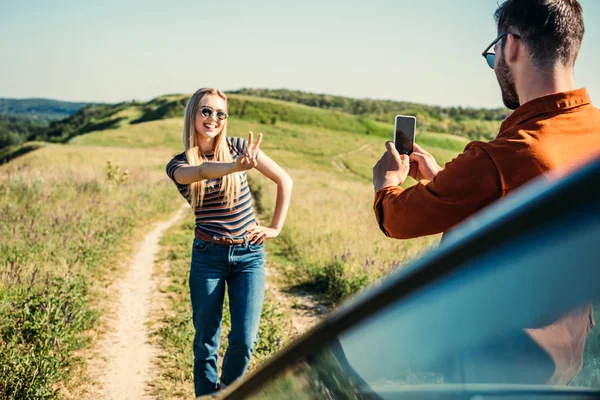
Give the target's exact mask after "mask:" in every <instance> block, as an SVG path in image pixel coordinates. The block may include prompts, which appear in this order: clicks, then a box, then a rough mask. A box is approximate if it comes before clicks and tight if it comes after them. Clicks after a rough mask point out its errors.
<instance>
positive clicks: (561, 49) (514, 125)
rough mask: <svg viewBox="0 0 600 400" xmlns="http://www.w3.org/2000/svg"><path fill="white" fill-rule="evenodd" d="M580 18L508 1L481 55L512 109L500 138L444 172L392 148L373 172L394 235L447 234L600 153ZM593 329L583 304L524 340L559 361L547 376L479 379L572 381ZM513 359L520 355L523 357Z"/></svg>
mask: <svg viewBox="0 0 600 400" xmlns="http://www.w3.org/2000/svg"><path fill="white" fill-rule="evenodd" d="M582 14H583V11H582V8H581V5H580V4H579V3H578V2H577V1H576V0H507V1H506V2H505V3H503V4H502V5H500V6H499V7H498V9H497V10H496V13H495V18H496V22H497V27H498V37H497V38H496V40H494V41H493V42H492V44H491V45H490V46H489V47H488V49H486V51H484V57H485V58H486V61H487V62H488V64H489V65H490V67H492V68H493V69H494V72H495V73H496V77H497V79H498V83H499V84H500V88H501V91H502V99H503V102H504V104H505V105H506V106H507V107H508V108H510V109H512V110H515V111H514V112H513V113H512V114H511V115H510V116H509V117H508V118H507V119H506V120H505V121H504V122H503V123H502V125H501V127H500V132H499V134H498V136H497V137H496V139H495V140H493V141H491V142H489V143H483V142H472V143H470V144H469V145H467V147H466V148H465V150H464V152H463V153H462V154H460V155H458V156H457V157H456V158H455V159H454V160H452V161H451V162H449V163H447V164H446V166H445V167H444V168H442V167H440V166H439V165H438V164H437V163H436V161H435V159H434V158H433V157H432V156H431V154H429V153H428V152H427V151H425V150H424V149H422V148H421V147H420V146H417V145H415V150H414V153H413V154H411V155H410V157H409V156H406V155H399V154H398V152H397V151H396V149H395V148H394V144H393V143H392V142H388V143H386V148H387V151H386V153H384V155H383V157H382V158H381V159H380V160H379V161H378V163H377V164H376V165H375V167H374V168H373V184H374V187H375V192H376V195H375V204H374V211H375V215H376V218H377V221H378V223H379V226H380V228H381V230H382V231H383V232H384V233H385V234H386V235H387V236H389V237H393V238H397V239H408V238H414V237H418V236H424V235H431V234H436V233H440V232H446V231H448V230H449V229H451V228H453V227H454V226H456V225H457V224H458V223H460V222H461V221H463V220H464V219H465V218H467V217H469V216H470V215H472V214H474V213H476V212H477V211H479V210H481V209H482V208H484V207H485V206H487V205H489V204H490V203H492V202H494V201H496V200H498V199H500V198H502V197H504V196H506V195H508V194H509V193H511V192H512V191H513V190H515V189H517V188H518V187H520V186H521V185H523V184H525V183H527V182H528V181H530V180H531V179H533V178H535V177H537V176H539V175H541V174H543V173H545V172H547V171H550V170H553V171H555V170H568V169H570V168H572V167H574V166H575V165H577V164H579V163H580V162H581V160H583V159H588V158H592V157H598V156H599V155H600V110H598V109H596V108H595V107H593V106H592V105H591V102H590V98H589V96H588V94H587V91H586V89H576V87H575V83H574V64H575V60H576V58H577V54H578V52H579V48H580V45H581V41H582V38H583V33H584V26H583V15H582ZM409 162H410V164H409ZM408 175H410V176H411V177H413V178H414V179H416V180H417V181H418V183H417V184H416V185H415V186H413V187H410V188H408V189H403V188H401V187H400V186H399V185H400V184H402V183H403V182H404V180H405V179H406V177H407V176H408ZM594 184H595V183H594ZM592 326H593V312H592V310H591V307H586V308H585V309H582V310H575V311H573V312H572V313H570V314H569V315H567V316H564V317H563V318H561V319H558V320H557V321H555V322H554V323H552V324H550V325H548V326H546V327H542V328H537V329H527V330H525V332H524V336H526V339H527V340H529V341H532V340H533V341H532V342H535V343H536V344H537V346H539V347H540V348H542V349H543V350H544V352H545V353H546V355H547V356H548V357H547V358H548V359H549V360H550V362H551V364H553V365H550V366H549V368H548V373H547V374H543V377H540V376H539V375H540V374H537V377H535V378H533V377H532V376H529V377H526V376H524V375H523V374H516V373H515V374H513V376H511V375H510V373H508V374H507V373H506V371H498V372H497V374H496V375H494V371H492V372H490V371H487V372H489V374H488V375H486V377H485V378H482V379H481V381H487V382H495V383H501V382H513V383H516V382H522V383H525V382H527V383H544V382H548V383H554V384H567V383H569V382H570V381H571V380H572V379H573V377H574V376H575V375H576V374H577V372H578V371H579V370H580V368H581V365H582V357H583V347H584V344H585V338H586V335H587V333H588V331H589V329H590V328H591V327H592ZM521 339H522V338H521ZM510 348H511V346H510V345H507V347H506V350H507V352H510ZM513 348H518V346H513ZM538 350H539V349H538ZM519 351H522V348H521V350H519ZM513 355H514V356H515V357H514V358H515V359H517V358H519V357H518V356H519V355H518V354H517V353H516V351H515V353H514V354H513ZM517 369H518V368H516V369H515V371H516V370H517Z"/></svg>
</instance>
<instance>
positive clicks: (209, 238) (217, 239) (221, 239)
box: [194, 228, 246, 246]
mask: <svg viewBox="0 0 600 400" xmlns="http://www.w3.org/2000/svg"><path fill="white" fill-rule="evenodd" d="M194 235H195V236H196V238H198V239H200V240H202V241H205V242H210V243H216V244H224V245H226V246H234V245H236V244H244V243H246V239H245V238H236V239H233V238H228V237H225V236H213V235H209V234H208V233H204V232H202V231H201V230H199V229H198V228H196V229H194ZM213 239H214V240H213Z"/></svg>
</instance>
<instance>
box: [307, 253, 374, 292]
mask: <svg viewBox="0 0 600 400" xmlns="http://www.w3.org/2000/svg"><path fill="white" fill-rule="evenodd" d="M368 282H369V277H368V276H367V275H366V274H364V273H355V272H352V271H351V270H350V267H349V265H348V264H347V262H345V261H344V260H340V259H337V258H336V259H333V260H332V261H331V262H329V263H328V264H326V265H325V266H324V267H322V268H318V269H317V270H316V272H315V275H314V283H315V286H316V288H315V289H317V290H318V291H319V292H321V293H323V294H324V295H325V297H326V298H327V299H328V300H330V301H332V302H333V303H338V302H340V301H341V300H343V299H345V298H346V297H348V296H350V295H353V294H355V293H358V292H359V291H361V290H362V289H364V287H365V286H367V284H368Z"/></svg>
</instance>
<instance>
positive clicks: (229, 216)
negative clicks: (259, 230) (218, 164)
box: [167, 138, 256, 237]
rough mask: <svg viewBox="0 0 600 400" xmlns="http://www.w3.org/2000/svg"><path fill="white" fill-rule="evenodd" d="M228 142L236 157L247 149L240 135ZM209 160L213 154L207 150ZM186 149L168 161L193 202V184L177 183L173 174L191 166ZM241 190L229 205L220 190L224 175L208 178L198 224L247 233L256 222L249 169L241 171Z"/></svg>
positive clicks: (221, 232) (211, 230) (229, 233)
mask: <svg viewBox="0 0 600 400" xmlns="http://www.w3.org/2000/svg"><path fill="white" fill-rule="evenodd" d="M227 144H228V145H229V149H230V152H231V156H232V158H233V159H234V160H235V159H237V158H238V157H239V156H240V155H241V154H243V153H244V150H245V149H246V140H244V139H241V138H227ZM206 158H207V159H208V160H209V161H210V160H212V159H213V154H206ZM188 165H189V164H188V161H187V157H186V156H185V152H183V153H181V154H178V155H176V156H175V157H174V158H173V159H172V160H171V161H169V163H168V164H167V175H168V176H169V178H171V180H172V181H173V182H174V183H175V185H176V186H177V189H179V193H181V195H182V196H183V197H184V198H185V199H186V200H187V202H188V203H190V204H191V200H190V198H189V193H190V186H189V185H182V184H180V183H178V182H177V181H176V180H175V178H174V176H173V174H174V173H175V170H177V168H179V167H182V166H188ZM240 175H241V192H240V196H239V198H238V199H237V200H236V201H235V202H234V203H233V208H231V209H230V208H228V207H227V205H226V202H225V200H224V196H223V195H222V193H221V192H220V189H221V181H222V179H221V178H217V179H207V180H206V189H205V192H204V202H203V204H202V207H200V206H198V207H196V210H194V212H195V214H196V228H197V229H199V230H201V231H203V232H205V233H208V234H210V235H217V236H226V237H238V236H242V235H244V233H246V228H247V227H248V225H251V224H253V223H255V222H256V220H255V219H254V210H253V208H252V197H251V195H250V190H249V188H248V180H247V178H246V172H241V173H240Z"/></svg>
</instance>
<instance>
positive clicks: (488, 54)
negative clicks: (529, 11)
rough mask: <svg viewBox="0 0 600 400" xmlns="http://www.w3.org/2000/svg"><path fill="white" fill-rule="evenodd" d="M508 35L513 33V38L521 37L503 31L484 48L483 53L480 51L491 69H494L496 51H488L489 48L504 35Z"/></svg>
mask: <svg viewBox="0 0 600 400" xmlns="http://www.w3.org/2000/svg"><path fill="white" fill-rule="evenodd" d="M508 35H513V36H514V37H515V39H521V37H520V36H519V35H515V34H514V33H510V32H507V33H503V34H502V35H500V36H498V37H497V38H496V39H494V41H493V42H492V43H491V44H490V45H489V46H488V47H486V48H485V50H484V51H483V53H481V55H482V56H483V58H485V61H487V64H488V65H489V66H490V68H491V69H494V64H495V62H496V53H495V52H492V51H490V49H492V48H493V47H494V46H496V43H498V42H499V41H501V40H502V39H503V38H504V37H505V36H508Z"/></svg>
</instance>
